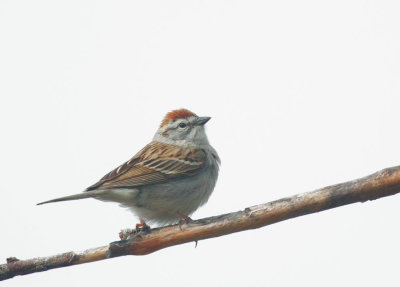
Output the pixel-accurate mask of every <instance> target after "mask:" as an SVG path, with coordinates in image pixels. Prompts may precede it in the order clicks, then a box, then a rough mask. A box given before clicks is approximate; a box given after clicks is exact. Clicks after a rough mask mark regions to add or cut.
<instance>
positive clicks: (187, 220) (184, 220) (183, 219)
mask: <svg viewBox="0 0 400 287" xmlns="http://www.w3.org/2000/svg"><path fill="white" fill-rule="evenodd" d="M178 215H179V217H180V218H181V220H179V229H180V230H181V231H182V225H183V224H185V223H190V222H192V221H193V219H191V218H190V217H189V216H187V215H184V214H182V213H180V212H178ZM194 242H195V243H196V245H195V246H194V248H196V247H197V240H195V241H194Z"/></svg>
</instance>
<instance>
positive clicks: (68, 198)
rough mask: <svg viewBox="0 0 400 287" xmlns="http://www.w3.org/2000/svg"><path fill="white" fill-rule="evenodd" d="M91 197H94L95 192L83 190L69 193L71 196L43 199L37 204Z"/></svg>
mask: <svg viewBox="0 0 400 287" xmlns="http://www.w3.org/2000/svg"><path fill="white" fill-rule="evenodd" d="M90 197H93V194H92V193H91V192H82V193H78V194H74V195H69V196H64V197H59V198H56V199H52V200H48V201H43V202H40V203H38V204H36V205H42V204H45V203H51V202H58V201H67V200H77V199H83V198H90Z"/></svg>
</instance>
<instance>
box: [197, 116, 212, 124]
mask: <svg viewBox="0 0 400 287" xmlns="http://www.w3.org/2000/svg"><path fill="white" fill-rule="evenodd" d="M210 119H211V117H198V118H197V119H196V125H198V126H202V125H204V124H205V123H206V122H208V121H209V120H210Z"/></svg>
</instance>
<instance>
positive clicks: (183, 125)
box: [178, 123, 186, 129]
mask: <svg viewBox="0 0 400 287" xmlns="http://www.w3.org/2000/svg"><path fill="white" fill-rule="evenodd" d="M178 127H180V128H181V129H184V128H186V124H185V123H180V124H179V125H178Z"/></svg>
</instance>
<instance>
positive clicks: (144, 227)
mask: <svg viewBox="0 0 400 287" xmlns="http://www.w3.org/2000/svg"><path fill="white" fill-rule="evenodd" d="M139 220H140V223H138V224H136V232H137V233H139V232H140V231H148V230H150V226H148V225H147V224H146V222H144V220H143V218H141V217H139Z"/></svg>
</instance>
